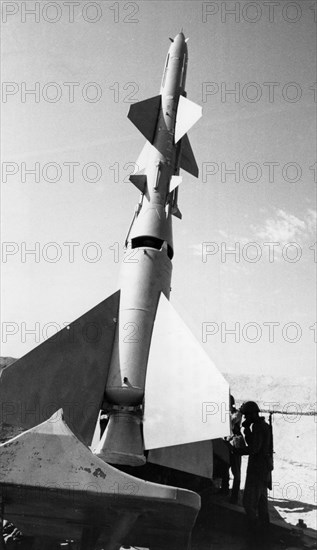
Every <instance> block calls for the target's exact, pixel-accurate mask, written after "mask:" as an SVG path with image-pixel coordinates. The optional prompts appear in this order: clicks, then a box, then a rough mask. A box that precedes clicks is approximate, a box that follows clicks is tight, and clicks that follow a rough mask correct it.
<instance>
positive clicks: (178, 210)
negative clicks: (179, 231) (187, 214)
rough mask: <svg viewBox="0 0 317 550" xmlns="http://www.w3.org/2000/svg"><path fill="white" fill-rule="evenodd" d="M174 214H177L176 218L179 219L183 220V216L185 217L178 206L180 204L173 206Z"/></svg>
mask: <svg viewBox="0 0 317 550" xmlns="http://www.w3.org/2000/svg"><path fill="white" fill-rule="evenodd" d="M172 214H173V216H175V218H178V219H179V220H181V219H182V217H183V216H182V213H181V211H180V209H179V208H178V206H173V208H172Z"/></svg>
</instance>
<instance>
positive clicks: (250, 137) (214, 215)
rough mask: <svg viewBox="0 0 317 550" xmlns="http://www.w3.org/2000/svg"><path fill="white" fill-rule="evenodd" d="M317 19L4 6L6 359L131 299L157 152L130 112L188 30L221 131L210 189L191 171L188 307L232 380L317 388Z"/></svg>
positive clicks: (164, 9) (198, 95)
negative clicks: (304, 382)
mask: <svg viewBox="0 0 317 550" xmlns="http://www.w3.org/2000/svg"><path fill="white" fill-rule="evenodd" d="M78 4H79V5H78ZM314 7H316V4H314V2H313V1H310V0H308V1H301V2H288V1H283V0H280V1H279V2H265V3H260V2H259V3H256V2H231V1H230V2H229V1H227V2H199V1H196V2H190V1H182V2H178V1H173V2H167V1H166V2H164V1H159V2H157V1H151V2H124V1H121V2H120V3H119V2H80V3H78V2H72V3H71V2H49V3H48V2H25V3H24V2H22V3H21V2H4V3H3V5H2V10H3V11H2V75H3V76H2V77H3V81H4V84H3V94H2V168H3V173H2V192H1V194H2V208H3V211H2V241H3V245H2V248H3V250H2V310H1V321H2V329H3V332H2V355H10V356H13V357H19V356H21V355H23V354H24V353H26V352H27V351H29V350H30V349H32V348H33V347H35V345H36V344H37V343H38V342H39V341H42V340H43V338H45V337H47V336H49V335H50V334H52V333H53V332H54V331H55V329H56V327H61V328H62V327H63V326H64V324H65V323H68V322H70V321H72V320H74V319H75V318H76V317H78V316H79V315H81V314H82V313H84V312H85V311H86V310H87V309H89V308H91V307H93V306H94V305H95V304H97V303H98V302H100V301H102V300H103V299H105V298H106V297H107V296H108V295H109V294H111V293H112V292H114V291H115V290H116V289H117V285H118V282H117V281H118V275H119V268H120V260H121V259H122V250H123V243H124V239H125V235H126V231H127V229H128V226H129V223H130V220H131V218H132V215H133V211H134V206H135V204H136V202H137V200H138V193H137V191H136V189H135V188H134V187H133V186H132V184H130V183H129V182H128V181H127V176H128V175H129V173H130V172H131V170H132V168H133V165H132V164H131V163H133V162H134V161H136V159H137V157H138V155H139V152H140V151H141V149H142V147H143V144H144V138H143V137H142V135H141V134H140V133H139V132H138V131H137V129H136V128H135V127H134V126H133V125H132V124H131V123H130V121H129V120H128V119H127V113H128V110H129V105H130V103H131V102H132V101H136V100H142V99H146V98H148V97H152V96H154V95H156V94H157V93H158V92H159V89H160V82H161V76H162V71H163V67H164V62H165V56H166V53H167V50H168V48H169V44H170V42H169V40H168V38H169V37H174V36H175V35H176V34H177V33H178V32H179V31H180V29H181V28H183V30H184V33H185V35H186V36H189V42H188V49H189V64H188V72H187V94H188V98H189V99H191V100H192V101H194V102H196V103H199V104H201V105H202V106H203V117H202V119H201V120H200V121H199V122H198V123H197V124H196V126H195V127H194V128H193V129H192V130H191V131H190V132H189V138H190V141H191V144H192V148H193V151H194V153H195V156H196V160H197V163H198V166H199V168H200V175H199V179H198V180H196V179H195V178H193V177H192V176H190V175H188V174H186V173H183V183H182V185H181V189H180V192H179V207H180V210H181V212H182V214H183V219H182V221H180V220H178V219H175V222H174V249H175V256H174V259H173V266H174V268H173V279H172V293H171V302H172V303H173V305H174V306H175V307H176V308H177V309H178V311H179V312H180V314H181V315H182V317H183V319H184V320H185V321H186V323H187V324H188V326H189V327H190V329H191V330H192V332H193V333H194V334H195V336H196V337H197V338H198V339H199V340H200V341H201V342H202V346H204V348H205V349H206V351H207V352H208V354H209V355H210V356H211V357H212V358H213V360H214V361H215V363H216V364H217V365H218V367H219V369H220V370H221V371H222V372H247V373H252V372H254V373H255V374H273V375H285V376H286V375H287V376H288V375H289V376H294V375H307V376H312V375H314V374H315V344H314V338H315V340H316V325H315V300H316V298H315V283H316V263H315V255H316V253H317V252H316V246H314V243H315V241H316V238H315V231H316V229H315V227H316V194H315V193H316V155H315V150H316V135H315V112H316V111H315V109H316V84H314V83H315V82H316V75H315V66H316V61H315V49H316V44H315V20H314V19H315V18H316V10H315V9H314ZM27 10H28V13H27V12H26V11H27ZM30 10H33V13H31V12H30ZM28 90H33V92H34V93H27V91H28ZM32 169H33V170H34V169H35V172H34V173H33V174H32V173H28V172H26V170H32ZM124 179H126V181H124ZM36 243H38V244H36ZM50 243H53V244H50ZM65 243H66V244H65ZM89 243H92V244H89ZM27 250H33V251H34V250H35V253H33V254H27V253H26V251H27ZM229 250H234V251H235V253H229V252H228V251H229ZM32 329H35V333H34V334H30V333H26V331H29V330H32ZM233 329H235V333H232V332H231V333H230V332H228V331H230V330H231V331H232V330H233Z"/></svg>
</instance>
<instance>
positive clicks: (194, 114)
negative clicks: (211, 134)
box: [175, 95, 202, 143]
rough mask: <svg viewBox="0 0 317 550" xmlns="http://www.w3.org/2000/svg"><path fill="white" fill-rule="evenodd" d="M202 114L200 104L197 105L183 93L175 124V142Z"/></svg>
mask: <svg viewBox="0 0 317 550" xmlns="http://www.w3.org/2000/svg"><path fill="white" fill-rule="evenodd" d="M201 115H202V108H201V106H200V105H197V104H196V103H194V102H193V101H190V100H189V99H187V98H186V97H184V96H182V95H181V96H180V97H179V102H178V107H177V115H176V125H175V143H177V142H178V141H179V140H180V139H181V138H182V137H183V135H184V134H186V133H187V132H188V130H189V129H190V128H191V127H192V126H194V124H196V122H197V120H199V119H200V117H201Z"/></svg>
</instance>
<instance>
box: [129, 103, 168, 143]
mask: <svg viewBox="0 0 317 550" xmlns="http://www.w3.org/2000/svg"><path fill="white" fill-rule="evenodd" d="M160 107H161V96H160V95H157V96H155V97H150V98H149V99H145V100H144V101H138V103H133V104H132V105H131V106H130V109H129V113H128V118H129V119H130V120H131V122H133V124H134V125H135V126H136V127H137V129H138V130H140V132H141V134H143V135H144V137H145V138H146V139H147V140H148V141H149V142H150V143H153V141H154V136H155V129H156V123H157V118H158V114H159V111H160Z"/></svg>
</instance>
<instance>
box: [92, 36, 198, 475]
mask: <svg viewBox="0 0 317 550" xmlns="http://www.w3.org/2000/svg"><path fill="white" fill-rule="evenodd" d="M187 58H188V53H187V44H186V41H185V37H184V35H183V33H179V34H178V35H177V36H176V37H175V39H174V40H173V41H172V44H171V46H170V48H169V51H168V54H167V58H166V63H165V68H164V72H163V78H162V84H161V89H160V95H159V96H157V97H155V98H151V99H149V100H146V101H142V102H140V103H137V104H134V105H132V106H131V109H130V112H129V115H128V116H129V118H130V119H131V120H132V122H134V124H136V125H137V127H138V128H139V129H140V130H141V132H142V133H143V134H144V135H145V137H146V138H147V140H148V141H147V143H146V145H145V148H144V150H143V152H142V154H141V156H140V158H139V161H138V162H137V165H139V166H138V168H139V169H140V170H139V171H143V172H144V173H143V174H135V175H133V176H131V181H132V182H133V183H134V184H135V185H136V186H137V187H138V189H139V190H140V191H141V199H140V202H139V205H138V207H137V209H136V213H135V218H134V221H133V224H132V227H131V230H130V231H129V234H128V237H127V240H126V251H125V256H124V259H123V266H122V271H121V284H120V288H121V295H120V307H119V316H118V322H117V328H116V334H115V341H114V346H113V353H112V357H111V363H110V370H109V375H108V380H107V384H106V390H105V401H106V403H105V407H106V408H107V410H108V412H109V415H110V422H109V425H108V429H107V434H106V435H105V441H104V442H103V444H102V449H103V450H102V453H100V455H102V456H103V457H104V458H105V459H106V460H107V461H110V462H111V461H113V462H115V463H121V462H123V463H125V462H126V458H127V455H128V458H127V461H128V463H130V464H131V463H139V462H140V463H143V461H144V458H143V452H142V446H141V443H140V436H137V432H140V428H139V427H138V424H139V422H140V418H141V417H142V404H143V399H144V387H145V378H146V372H147V364H148V357H149V351H150V345H151V337H152V331H153V326H154V321H155V315H156V311H157V307H158V303H159V299H160V294H161V293H163V294H164V295H165V296H166V298H169V294H170V284H171V275H172V262H171V260H172V257H173V254H174V251H173V236H172V215H173V214H174V215H176V216H178V217H180V216H181V215H180V212H179V210H178V206H177V191H178V189H177V185H178V183H180V181H181V178H180V176H179V175H178V174H179V168H180V159H181V152H182V140H181V139H179V140H178V142H177V143H176V142H175V131H176V120H177V112H178V105H179V101H180V97H183V98H184V97H185V79H186V69H187ZM143 159H144V161H143ZM133 424H135V430H133V428H132V425H133ZM132 432H133V436H132V435H131V434H132ZM114 434H116V435H114ZM129 438H131V439H133V441H134V442H136V441H138V443H134V445H133V448H134V451H133V452H132V453H131V452H129V451H128V452H127V449H126V441H127V440H128V439H129ZM136 447H137V448H138V449H139V451H137V452H135V449H136ZM130 450H131V449H130ZM131 454H134V455H135V460H134V459H133V458H131ZM131 461H132V462H131Z"/></svg>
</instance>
